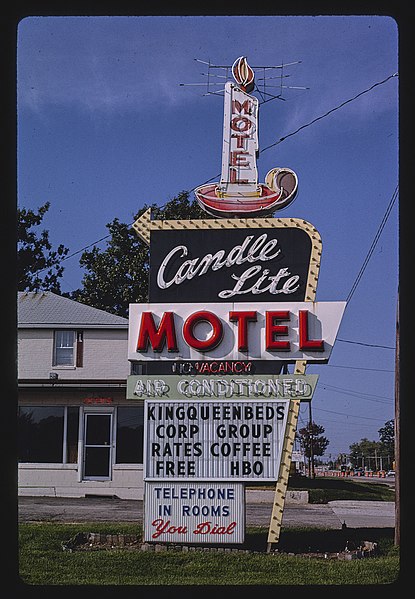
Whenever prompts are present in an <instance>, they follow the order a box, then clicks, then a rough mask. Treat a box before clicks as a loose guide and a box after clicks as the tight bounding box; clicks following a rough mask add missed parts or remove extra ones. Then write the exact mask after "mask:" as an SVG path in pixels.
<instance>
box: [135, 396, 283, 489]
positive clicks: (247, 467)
mask: <svg viewBox="0 0 415 599" xmlns="http://www.w3.org/2000/svg"><path fill="white" fill-rule="evenodd" d="M288 408H289V401H288V400H280V401H274V400H264V401H261V400H255V401H252V400H246V401H235V400H231V401H226V400H219V401H215V400H203V401H201V400H196V401H192V400H187V401H186V400H177V401H168V400H161V401H153V400H149V399H146V400H145V407H144V448H145V455H144V480H146V481H147V480H157V479H164V481H166V480H215V479H223V480H235V481H242V480H261V481H275V480H277V478H278V471H279V465H280V460H281V451H282V444H283V439H284V434H285V427H286V421H287V415H288Z"/></svg>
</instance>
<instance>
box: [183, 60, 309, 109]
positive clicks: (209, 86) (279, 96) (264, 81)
mask: <svg viewBox="0 0 415 599" xmlns="http://www.w3.org/2000/svg"><path fill="white" fill-rule="evenodd" d="M194 60H195V61H196V62H199V63H201V64H203V65H206V66H207V73H201V75H202V76H204V77H206V78H207V79H206V82H205V83H179V85H180V86H182V87H185V86H189V87H206V92H205V93H203V94H202V95H203V96H210V95H214V96H221V97H223V96H224V93H225V83H226V81H227V80H229V79H230V78H231V69H232V65H219V64H213V63H211V62H210V60H209V61H206V60H200V59H199V58H194ZM301 62H302V61H301V60H296V61H294V62H286V63H282V64H279V65H273V66H261V65H256V66H252V68H253V69H254V71H255V73H259V74H260V75H262V76H261V77H255V88H254V91H256V92H257V93H258V95H259V97H260V99H259V103H260V104H265V103H266V102H270V101H271V100H283V101H285V100H286V98H284V97H283V90H286V89H297V90H306V89H310V88H309V87H305V86H299V85H283V79H285V78H287V77H290V76H291V75H290V74H286V73H285V72H284V69H285V68H286V67H290V66H294V65H297V64H300V63H301ZM217 69H220V70H222V74H218V73H217V72H214V71H215V70H217ZM275 69H277V70H279V73H278V74H277V75H273V74H271V73H270V74H269V75H268V73H267V72H268V71H271V72H274V73H275ZM223 71H225V73H224V74H223ZM261 71H262V72H261ZM212 79H214V80H213V81H212ZM215 79H223V81H215ZM276 80H279V83H277V81H276ZM269 81H271V83H269ZM270 89H271V90H272V91H270ZM274 90H275V91H274ZM277 90H279V92H278V91H277Z"/></svg>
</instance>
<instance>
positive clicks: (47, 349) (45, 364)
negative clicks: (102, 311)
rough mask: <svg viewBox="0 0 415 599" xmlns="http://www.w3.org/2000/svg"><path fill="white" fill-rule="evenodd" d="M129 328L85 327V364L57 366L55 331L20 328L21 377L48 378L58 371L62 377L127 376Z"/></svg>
mask: <svg viewBox="0 0 415 599" xmlns="http://www.w3.org/2000/svg"><path fill="white" fill-rule="evenodd" d="M127 337H128V330H127V329H125V330H105V329H103V330H102V329H101V330H98V329H89V330H88V329H86V330H84V335H83V348H84V349H83V367H82V368H76V367H69V366H67V367H56V366H52V363H53V330H52V329H41V328H32V329H20V330H19V332H18V377H19V379H36V378H39V379H47V378H49V373H50V372H56V373H57V374H58V375H59V378H61V379H101V380H105V379H107V380H108V379H124V378H126V377H127V376H128V374H129V362H128V359H127Z"/></svg>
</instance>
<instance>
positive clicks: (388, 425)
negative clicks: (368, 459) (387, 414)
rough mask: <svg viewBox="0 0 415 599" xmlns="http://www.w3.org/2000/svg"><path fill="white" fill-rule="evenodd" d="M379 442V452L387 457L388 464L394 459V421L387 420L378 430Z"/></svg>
mask: <svg viewBox="0 0 415 599" xmlns="http://www.w3.org/2000/svg"><path fill="white" fill-rule="evenodd" d="M378 433H379V439H380V443H381V453H382V455H384V456H387V457H388V458H389V466H390V465H391V464H392V462H393V460H394V459H395V421H394V420H393V419H392V420H388V421H387V422H385V425H384V426H382V428H380V429H379V430H378Z"/></svg>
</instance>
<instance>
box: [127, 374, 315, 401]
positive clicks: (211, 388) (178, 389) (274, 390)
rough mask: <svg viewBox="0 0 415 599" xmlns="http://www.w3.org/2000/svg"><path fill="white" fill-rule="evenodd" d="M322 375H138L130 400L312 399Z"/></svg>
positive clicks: (132, 381)
mask: <svg viewBox="0 0 415 599" xmlns="http://www.w3.org/2000/svg"><path fill="white" fill-rule="evenodd" d="M317 379H318V375H317V374H309V375H293V374H292V375H280V376H278V375H277V376H272V375H263V376H259V375H258V376H232V377H229V376H226V377H212V376H209V377H207V378H206V377H202V376H199V377H188V376H174V375H171V376H169V375H167V376H162V377H161V376H137V375H131V376H129V377H128V379H127V399H148V398H161V399H195V398H196V399H197V398H208V399H215V398H218V399H230V398H232V399H245V398H246V399H256V398H260V399H262V398H266V399H268V398H271V399H301V400H311V398H312V396H313V392H314V389H315V386H316V384H317Z"/></svg>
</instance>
